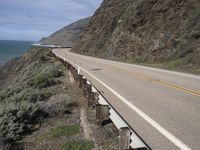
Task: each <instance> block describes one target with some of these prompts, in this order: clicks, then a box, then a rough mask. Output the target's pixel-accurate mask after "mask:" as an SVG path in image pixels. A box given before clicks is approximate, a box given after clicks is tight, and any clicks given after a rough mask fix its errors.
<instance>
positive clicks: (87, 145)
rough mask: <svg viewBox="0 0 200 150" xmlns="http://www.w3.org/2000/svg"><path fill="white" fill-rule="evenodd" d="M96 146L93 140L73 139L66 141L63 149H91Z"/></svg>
mask: <svg viewBox="0 0 200 150" xmlns="http://www.w3.org/2000/svg"><path fill="white" fill-rule="evenodd" d="M93 147H94V143H93V142H92V141H85V140H81V141H72V142H67V143H65V144H64V145H63V146H62V148H61V150H91V149H92V148H93Z"/></svg>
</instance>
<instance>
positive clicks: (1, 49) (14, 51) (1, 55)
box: [0, 40, 34, 65]
mask: <svg viewBox="0 0 200 150" xmlns="http://www.w3.org/2000/svg"><path fill="white" fill-rule="evenodd" d="M33 43H34V42H32V41H8V40H0V65H2V64H4V63H6V62H7V61H9V60H10V59H12V58H15V57H18V56H20V55H22V54H23V53H24V52H26V51H27V50H28V49H29V48H30V47H31V45H32V44H33Z"/></svg>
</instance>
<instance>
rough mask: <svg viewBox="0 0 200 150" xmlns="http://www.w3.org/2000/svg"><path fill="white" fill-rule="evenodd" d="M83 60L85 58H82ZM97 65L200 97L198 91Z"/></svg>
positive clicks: (115, 68)
mask: <svg viewBox="0 0 200 150" xmlns="http://www.w3.org/2000/svg"><path fill="white" fill-rule="evenodd" d="M83 59H85V58H83ZM86 61H90V62H92V63H96V62H93V61H92V60H88V59H87V60H86ZM98 63H101V64H102V65H103V66H106V67H109V68H111V69H113V70H117V71H120V72H122V73H125V74H128V75H130V76H132V77H136V78H138V79H142V80H147V81H150V82H153V83H155V84H160V85H163V86H166V87H169V88H173V89H176V90H178V91H182V92H185V93H188V94H191V95H194V96H198V97H200V92H198V91H195V90H192V89H188V88H184V87H182V86H179V85H175V84H171V83H167V82H164V81H160V80H156V79H153V78H151V77H149V76H147V75H145V74H143V73H139V72H134V71H128V70H126V69H121V68H119V67H117V66H113V65H109V64H104V63H102V62H98Z"/></svg>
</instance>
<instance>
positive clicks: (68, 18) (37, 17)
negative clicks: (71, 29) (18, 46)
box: [0, 0, 102, 41]
mask: <svg viewBox="0 0 200 150" xmlns="http://www.w3.org/2000/svg"><path fill="white" fill-rule="evenodd" d="M101 2H102V0H0V40H28V41H38V40H40V39H41V38H42V37H47V36H49V35H50V34H52V33H53V32H55V31H57V30H59V29H61V28H62V27H64V26H66V25H68V24H70V23H73V22H75V21H77V20H79V19H82V18H85V17H89V16H92V15H93V14H94V12H95V10H96V9H97V8H98V7H99V6H100V4H101Z"/></svg>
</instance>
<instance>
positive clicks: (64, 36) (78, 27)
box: [39, 17, 90, 47]
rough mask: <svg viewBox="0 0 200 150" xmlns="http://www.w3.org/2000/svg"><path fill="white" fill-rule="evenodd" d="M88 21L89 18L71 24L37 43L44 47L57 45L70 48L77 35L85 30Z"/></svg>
mask: <svg viewBox="0 0 200 150" xmlns="http://www.w3.org/2000/svg"><path fill="white" fill-rule="evenodd" d="M89 20H90V17H89V18H85V19H81V20H79V21H77V22H75V23H72V24H70V25H68V26H66V27H64V28H62V29H60V30H58V31H57V32H55V33H53V34H52V35H50V36H49V37H46V38H42V39H41V40H40V41H39V43H41V44H44V45H58V46H65V47H72V46H73V45H74V43H75V42H76V41H77V39H78V38H79V35H80V34H81V33H82V31H83V30H84V29H85V27H86V25H87V24H88V22H89Z"/></svg>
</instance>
